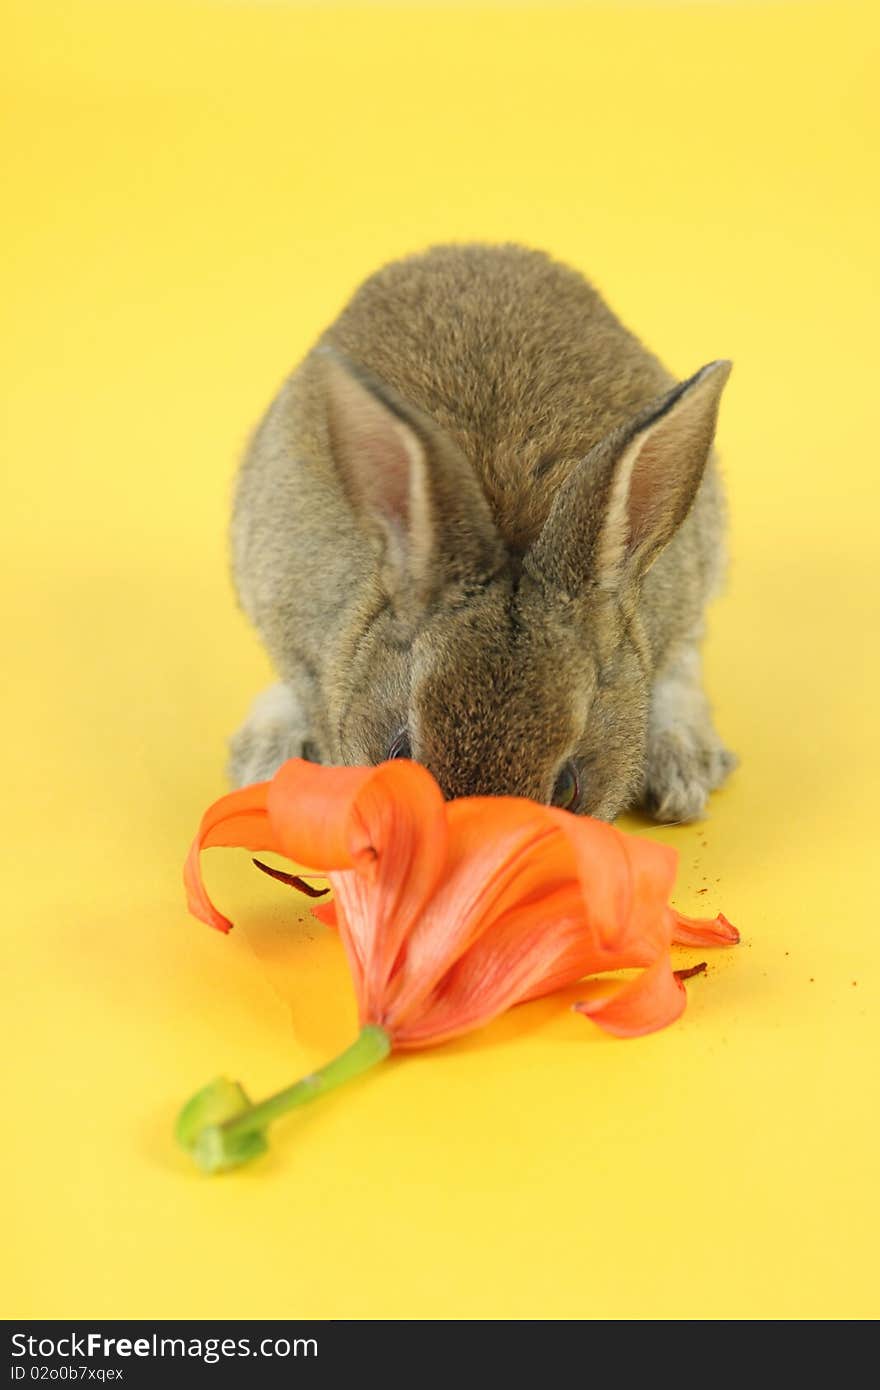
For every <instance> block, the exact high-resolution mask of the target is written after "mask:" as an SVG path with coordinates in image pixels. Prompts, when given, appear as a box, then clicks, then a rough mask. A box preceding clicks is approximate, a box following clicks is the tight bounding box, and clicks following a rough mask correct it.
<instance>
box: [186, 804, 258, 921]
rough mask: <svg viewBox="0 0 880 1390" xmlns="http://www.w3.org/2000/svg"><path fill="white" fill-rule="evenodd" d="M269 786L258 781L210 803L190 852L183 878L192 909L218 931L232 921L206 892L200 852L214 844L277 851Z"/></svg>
mask: <svg viewBox="0 0 880 1390" xmlns="http://www.w3.org/2000/svg"><path fill="white" fill-rule="evenodd" d="M268 786H269V784H268V782H257V783H256V784H255V785H254V786H252V787H242V788H241V790H240V791H235V792H230V793H229V795H228V796H221V797H220V799H219V801H215V802H214V804H213V806H209V807H208V809H207V811H206V812H205V814H204V815H203V816H202V823H201V825H200V826H199V833H198V834H197V835H196V838H195V839H194V840H193V842H192V845H191V847H190V851H189V854H188V855H187V859H186V864H185V865H184V869H183V881H184V884H185V886H186V898H187V903H188V905H189V910H190V912H192V913H193V914H194V916H196V917H199V918H200V919H201V920H202V921H203V922H207V923H208V926H209V927H216V928H217V930H218V931H222V932H228V931H229V929H230V927H231V926H232V923H231V922H230V920H229V918H228V917H224V916H223V915H222V913H220V912H218V911H217V909H216V907H215V906H214V904H213V903H212V902H211V899H210V898H209V897H208V894H207V892H206V891H205V885H204V883H203V881H202V870H201V865H200V862H199V856H200V853H201V851H202V850H203V849H210V848H212V847H213V846H215V845H225V846H236V847H239V848H242V849H261V850H267V849H268V850H277V849H278V843H277V840H276V837H275V832H274V830H273V829H272V826H271V824H270V821H269V816H268V812H267V809H266V793H267V790H268Z"/></svg>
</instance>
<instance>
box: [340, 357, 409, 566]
mask: <svg viewBox="0 0 880 1390" xmlns="http://www.w3.org/2000/svg"><path fill="white" fill-rule="evenodd" d="M329 424H330V439H331V444H332V447H333V455H334V457H335V459H336V463H337V465H338V467H339V470H340V472H341V474H342V477H343V480H344V482H345V484H346V488H347V491H348V493H349V495H350V497H351V498H352V500H353V501H354V502H355V504H356V505H358V506H360V507H361V508H363V509H366V510H368V511H370V512H372V513H373V514H374V515H376V516H377V517H378V518H379V519H380V520H382V521H384V522H385V524H386V525H387V526H388V528H389V529H390V530H391V531H392V533H393V534H394V535H395V537H396V538H397V539H398V540H400V539H402V538H403V536H404V534H405V533H406V532H407V531H408V530H409V526H410V514H409V513H410V501H409V498H410V474H411V469H412V458H411V456H410V451H409V449H408V447H407V433H408V429H407V426H406V425H405V424H404V423H403V421H402V420H399V419H398V418H397V416H396V415H394V414H393V412H392V411H391V410H389V409H388V407H387V406H386V405H385V404H384V403H383V402H382V401H381V400H379V399H378V398H377V397H376V396H374V395H373V394H372V392H370V391H368V390H367V388H366V387H365V386H363V385H362V384H361V383H360V382H359V381H358V380H356V378H355V377H353V376H352V375H350V374H349V373H348V372H347V371H345V370H344V369H343V368H342V367H340V366H338V365H335V364H334V365H333V366H332V367H331V369H330V378H329ZM413 445H414V446H415V447H418V445H417V443H416V441H415V440H413Z"/></svg>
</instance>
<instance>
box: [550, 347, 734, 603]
mask: <svg viewBox="0 0 880 1390" xmlns="http://www.w3.org/2000/svg"><path fill="white" fill-rule="evenodd" d="M731 365H732V364H731V363H730V362H724V361H719V362H710V363H709V365H708V366H707V367H703V368H702V369H701V370H700V371H699V372H697V373H696V375H695V376H692V377H691V378H690V379H689V380H688V381H685V382H682V383H681V384H680V385H679V386H676V387H674V388H673V390H672V391H670V392H669V393H668V394H667V395H665V396H663V397H662V398H661V399H660V400H659V401H656V402H655V403H654V404H653V405H652V406H649V407H648V408H647V409H646V410H644V411H642V412H640V414H639V415H638V416H637V417H636V419H635V420H633V421H629V422H627V424H626V425H624V426H622V427H620V428H619V429H616V430H614V431H613V432H612V433H611V434H609V435H607V436H606V437H605V439H603V440H601V441H600V443H599V444H597V445H596V446H595V448H593V449H591V450H590V453H589V454H588V455H587V457H586V458H585V459H584V460H583V461H582V462H581V463H580V464H579V465H578V467H577V468H576V469H575V470H574V472H573V473H572V474H571V475H570V476H569V477H568V478H567V479H566V481H565V482H564V483H563V485H562V487H561V488H560V490H559V492H558V493H557V495H556V497H555V499H554V502H553V506H552V508H551V510H550V515H549V516H548V518H547V521H546V522H545V524H544V528H543V530H542V531H541V534H540V536H539V537H538V539H537V541H536V542H535V544H534V546H533V547H532V551H531V553H530V555H529V557H528V560H527V564H528V566H529V568H530V569H532V570H533V571H535V572H537V573H539V574H541V575H543V577H544V578H545V579H548V580H549V581H550V582H552V583H554V584H556V585H557V586H558V587H559V588H562V589H564V590H565V591H566V592H568V593H578V592H580V591H581V590H583V589H584V588H585V587H587V586H589V585H593V586H595V585H598V586H599V587H601V588H614V587H615V585H616V584H617V583H618V582H619V581H620V580H621V579H622V578H623V577H625V576H627V575H629V576H633V575H635V576H639V575H642V574H644V572H645V571H646V570H647V569H648V567H649V566H650V565H651V563H652V562H653V561H654V560H655V559H656V558H657V556H658V555H659V554H660V551H661V550H662V549H663V547H664V546H665V545H666V544H667V542H668V541H670V540H671V539H672V537H673V536H674V534H675V532H676V530H677V528H678V527H679V525H680V524H681V522H682V521H683V520H684V518H685V517H686V516H687V513H688V511H689V510H690V507H691V504H692V502H693V500H694V497H695V496H696V492H697V488H698V487H699V485H700V482H701V480H702V477H703V472H704V469H705V467H706V460H707V458H708V456H709V450H710V448H711V446H712V439H713V436H714V433H715V423H716V420H717V418H718V405H719V402H720V399H721V392H722V390H723V389H724V383H725V382H726V381H727V378H728V376H729V375H730V369H731Z"/></svg>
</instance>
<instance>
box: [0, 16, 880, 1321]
mask: <svg viewBox="0 0 880 1390" xmlns="http://www.w3.org/2000/svg"><path fill="white" fill-rule="evenodd" d="M5 9H6V17H5V18H4V26H3V27H4V33H5V38H4V44H3V49H4V52H3V55H2V58H0V64H2V81H3V87H4V90H5V92H6V94H7V96H8V98H9V100H10V101H11V113H10V117H9V120H8V121H7V123H6V132H7V133H6V140H5V154H4V160H5V168H4V169H3V171H2V184H0V186H2V188H3V190H4V199H3V201H4V215H3V234H2V235H3V241H4V247H3V254H2V258H0V276H2V286H0V303H2V306H3V313H4V316H5V319H6V324H5V331H4V334H3V340H2V349H0V350H2V356H3V362H2V382H3V392H4V396H5V397H6V398H7V399H8V405H9V408H8V410H7V411H6V412H5V418H6V424H5V425H4V432H5V435H6V440H5V443H4V465H3V472H4V475H5V478H4V492H5V497H4V500H3V503H2V524H3V529H4V538H3V541H2V545H3V557H4V560H5V561H6V562H7V578H6V580H5V582H4V585H3V608H4V612H3V618H2V630H3V633H4V649H5V652H6V661H5V662H4V667H5V676H4V681H3V700H4V711H3V719H4V733H5V738H4V758H3V772H4V795H3V799H2V800H3V816H4V822H5V828H4V830H3V841H2V842H3V845H4V848H5V850H6V852H7V855H8V858H7V867H6V870H5V872H4V880H3V882H4V895H5V900H4V903H3V912H2V917H3V929H4V937H3V956H4V966H3V972H2V974H3V980H4V1002H3V1005H2V1007H3V1018H4V1023H5V1028H6V1039H7V1041H6V1061H7V1064H8V1076H7V1084H8V1092H9V1093H8V1098H7V1100H6V1103H5V1105H4V1118H5V1122H6V1134H5V1137H4V1140H3V1145H2V1160H3V1164H4V1167H5V1176H4V1178H3V1183H2V1192H3V1197H4V1201H5V1203H6V1204H7V1213H6V1215H5V1217H4V1218H3V1229H4V1246H5V1248H6V1256H5V1258H4V1260H3V1262H2V1263H3V1278H4V1281H5V1282H6V1284H7V1288H6V1290H5V1293H4V1297H3V1312H4V1314H5V1315H6V1316H43V1317H63V1316H69V1317H85V1316H88V1317H90V1318H97V1317H124V1316H140V1317H154V1316H164V1317H185V1316H207V1317H232V1316H239V1317H257V1316H285V1315H288V1316H321V1317H332V1316H343V1317H344V1316H349V1317H382V1316H404V1317H412V1316H422V1317H424V1316H427V1317H450V1316H466V1317H471V1316H494V1317H509V1316H510V1317H523V1316H538V1317H544V1316H562V1317H588V1318H589V1317H614V1318H628V1317H683V1318H691V1317H697V1318H708V1317H726V1318H740V1317H868V1316H876V1315H877V1314H878V1313H880V1306H878V1297H877V1288H876V1277H875V1275H876V1263H875V1255H876V1249H877V1241H878V1236H880V1232H878V1221H877V1215H878V1202H877V1186H876V1179H877V1163H878V1152H877V1149H878V1145H877V1138H878V1105H877V1099H878V1097H877V1061H878V1050H877V1024H876V1020H877V1016H878V987H877V964H878V929H877V923H876V913H875V892H874V884H873V881H872V878H873V875H872V866H873V864H875V863H876V859H877V849H876V838H875V836H876V805H877V752H876V750H877V736H876V730H875V719H874V718H873V717H871V718H870V720H869V714H870V715H871V716H873V715H874V711H875V708H876V700H875V696H874V691H875V689H876V682H877V677H878V659H877V649H876V633H877V589H878V586H877V579H876V573H877V560H876V548H877V546H876V529H875V528H876V515H877V492H876V485H875V479H876V477H877V458H876V455H877V442H876V440H877V419H876V416H877V407H876V382H877V358H876V344H877V338H876V327H877V323H878V317H880V304H878V294H877V239H878V233H880V219H878V216H877V196H878V195H877V178H876V152H877V148H878V144H877V141H878V134H880V130H878V124H880V123H878V106H877V97H876V73H877V57H876V40H877V37H878V25H877V11H876V8H874V9H873V10H872V7H870V6H866V7H855V6H850V5H847V4H843V3H837V0H835V3H833V4H827V5H821V6H816V7H813V6H807V5H796V4H787V5H786V4H782V5H779V6H776V5H755V6H752V7H745V6H743V7H740V6H739V5H735V4H731V5H723V6H719V7H715V6H699V5H689V6H687V7H683V8H680V9H669V10H667V9H664V8H662V7H659V6H657V5H650V6H648V7H647V8H645V9H639V8H637V7H635V6H626V7H624V8H620V9H604V10H598V9H595V10H594V9H586V8H578V7H576V6H574V7H572V6H569V7H567V8H566V9H561V10H559V11H556V12H554V11H552V10H550V9H542V10H541V11H540V12H537V11H535V12H529V11H526V10H523V9H519V8H517V9H513V10H503V9H498V8H496V9H494V10H487V11H485V12H481V11H479V10H475V9H472V8H471V7H469V6H465V7H461V8H457V9H456V8H453V9H446V10H444V11H428V10H422V9H414V8H410V9H405V8H401V9H398V10H396V11H385V12H378V13H377V12H370V11H368V10H365V9H364V8H358V9H354V10H351V11H348V12H340V11H337V10H335V9H331V8H329V7H326V6H324V7H317V8H311V9H298V8H297V7H295V6H292V5H283V4H276V5H256V4H255V5H236V4H234V3H225V4H202V5H199V6H197V5H193V4H189V3H180V4H178V5H176V6H175V7H173V8H166V6H165V5H163V4H137V3H128V4H115V5H108V6H106V7H102V6H99V5H97V4H91V3H84V0H59V3H57V4H56V3H51V4H50V3H41V0H16V3H13V4H12V5H11V6H10V5H8V4H7V6H6V7H5ZM872 50H873V51H872ZM449 238H485V239H517V240H522V241H525V242H527V243H532V244H537V245H541V246H544V247H547V248H550V249H551V250H552V251H554V252H555V253H556V254H557V255H559V256H561V257H562V258H564V259H568V260H570V261H572V262H573V263H575V264H576V265H578V266H580V267H581V268H583V269H584V270H585V271H587V273H588V274H590V275H591V276H592V277H593V278H594V279H595V280H596V281H597V283H598V284H599V285H600V287H601V288H602V289H603V290H604V291H605V292H606V294H607V296H608V297H609V299H610V300H611V302H612V304H613V305H614V306H615V307H616V308H617V309H618V311H619V312H620V313H621V315H622V316H623V317H624V318H625V320H627V321H628V322H629V323H631V324H632V325H633V326H634V327H635V328H636V330H637V331H638V332H639V333H640V334H641V335H642V336H643V337H644V338H645V339H646V341H648V342H649V343H650V344H651V345H652V346H653V347H655V349H656V350H657V351H658V352H659V353H660V354H661V355H662V356H663V357H664V359H665V360H666V361H667V362H668V363H669V364H670V366H672V367H673V368H674V369H675V370H676V371H678V372H679V373H681V374H682V375H684V374H688V373H690V372H692V371H694V370H695V369H696V368H697V367H698V366H700V365H701V364H702V363H703V362H705V361H707V360H709V359H711V358H713V357H718V356H722V355H723V356H728V355H729V356H731V357H733V358H734V359H735V362H736V369H735V373H734V376H733V378H732V380H731V385H730V388H729V393H728V396H727V398H726V400H725V404H724V408H723V411H722V424H721V430H720V446H721V450H722V457H723V460H724V463H725V465H726V472H727V476H728V479H729V485H730V493H731V511H732V554H733V566H732V575H731V581H730V586H729V590H728V594H727V596H726V597H725V598H724V599H723V600H722V601H721V602H720V603H719V604H718V605H717V607H716V609H715V611H714V615H713V619H712V624H711V634H710V640H709V644H708V651H707V658H708V668H709V678H710V684H711V689H712V692H713V695H714V698H715V702H716V706H717V713H718V721H719V724H720V727H721V729H722V730H723V732H724V734H725V736H726V737H727V739H728V740H729V742H730V744H731V745H732V746H733V747H734V748H736V749H737V750H738V751H739V752H740V754H741V756H742V768H741V771H740V772H739V773H737V775H736V777H735V779H734V781H733V782H732V783H731V785H730V787H729V790H727V791H725V792H723V793H722V794H720V795H718V796H717V797H716V798H715V799H714V801H713V803H712V808H711V819H710V820H709V821H707V822H706V823H705V824H704V825H702V826H696V827H689V828H686V827H681V828H675V829H668V830H665V831H662V832H658V831H656V830H653V829H649V830H648V831H647V833H650V834H658V835H662V838H663V839H665V840H667V841H669V842H670V843H672V844H674V845H676V846H677V847H678V849H679V850H680V852H681V870H680V878H679V886H678V895H677V901H678V904H679V906H681V907H682V908H683V909H684V910H693V911H698V910H706V909H711V910H713V911H714V910H715V909H716V908H722V909H723V910H724V911H725V912H726V913H727V914H728V916H729V917H731V918H732V919H733V920H734V921H735V922H737V923H738V924H739V925H740V927H741V928H742V930H743V932H744V935H745V944H744V945H743V946H742V948H741V949H739V950H738V951H731V952H729V953H727V954H724V955H721V954H719V953H715V954H714V955H712V956H711V958H710V969H709V973H708V975H707V976H704V977H703V978H699V979H696V980H694V981H693V982H692V984H691V986H690V997H691V1003H690V1006H689V1009H688V1012H687V1014H686V1016H685V1018H684V1019H683V1021H682V1022H681V1023H680V1024H679V1025H677V1026H675V1027H673V1028H671V1029H669V1030H667V1031H666V1032H664V1033H662V1034H659V1035H657V1036H654V1037H650V1038H647V1039H643V1040H640V1041H635V1042H619V1041H614V1040H611V1039H608V1038H605V1037H603V1036H602V1035H601V1034H600V1033H599V1031H598V1030H597V1029H595V1028H593V1027H591V1026H590V1025H589V1024H588V1023H586V1022H585V1021H584V1020H583V1019H581V1018H579V1017H577V1016H575V1015H573V1014H572V1013H570V1012H569V1011H568V1010H567V1008H566V1007H565V1005H566V1003H567V1002H569V999H568V998H566V999H563V1000H561V1001H549V1002H547V1001H545V1002H540V1003H537V1004H535V1005H532V1006H529V1007H526V1008H524V1009H522V1010H520V1011H518V1012H515V1013H514V1014H512V1015H509V1016H507V1017H506V1018H504V1019H502V1020H500V1021H499V1022H498V1023H496V1024H495V1025H493V1026H492V1027H490V1028H489V1029H488V1030H486V1031H485V1032H484V1033H482V1034H480V1035H475V1036H473V1037H471V1038H469V1039H465V1040H463V1041H461V1042H459V1043H457V1044H455V1045H451V1046H447V1047H444V1048H441V1049H439V1050H437V1051H435V1052H431V1053H426V1054H423V1055H421V1056H417V1057H408V1058H403V1059H401V1060H394V1061H392V1062H391V1063H389V1064H387V1065H386V1066H385V1067H384V1069H381V1070H380V1071H378V1072H376V1073H374V1075H373V1076H372V1077H371V1078H370V1079H369V1080H364V1081H363V1082H362V1083H361V1084H359V1085H358V1086H355V1087H352V1088H351V1090H350V1091H349V1092H348V1094H347V1095H341V1094H340V1096H339V1097H338V1098H332V1099H330V1100H328V1101H327V1102H325V1103H324V1104H323V1106H320V1107H315V1109H314V1110H312V1111H311V1112H310V1113H307V1114H303V1115H302V1116H301V1117H299V1118H297V1119H295V1120H292V1121H289V1122H287V1123H286V1124H285V1125H283V1126H279V1128H278V1129H277V1130H276V1131H275V1133H274V1136H273V1139H274V1142H273V1147H272V1152H271V1155H270V1156H269V1158H268V1159H267V1160H266V1161H264V1162H262V1163H261V1164H259V1165H255V1166H253V1167H252V1168H251V1169H250V1170H249V1171H244V1172H242V1173H241V1174H239V1175H237V1176H233V1177H231V1178H227V1179H219V1180H218V1179H215V1180H209V1179H205V1178H201V1177H199V1176H198V1175H197V1174H196V1172H195V1171H194V1170H191V1169H190V1168H189V1166H188V1164H187V1162H186V1161H185V1160H184V1158H183V1157H182V1156H181V1155H179V1154H178V1153H177V1152H176V1151H175V1149H174V1147H173V1145H172V1143H171V1139H170V1129H171V1124H172V1119H173V1116H174V1114H175V1111H176V1109H177V1107H178V1105H179V1103H180V1102H181V1101H182V1100H183V1099H184V1098H185V1097H187V1096H188V1095H189V1093H190V1092H191V1091H192V1090H194V1089H195V1088H196V1087H197V1086H199V1085H201V1084H203V1083H204V1082H206V1081H208V1080H209V1079H210V1078H212V1077H213V1076H214V1075H216V1074H217V1073H219V1072H227V1073H229V1074H231V1075H233V1076H238V1077H240V1078H241V1079H242V1080H243V1081H244V1083H245V1084H246V1085H247V1087H248V1088H249V1089H250V1090H251V1092H252V1093H253V1094H255V1095H262V1094H265V1093H267V1092H269V1091H270V1090H272V1089H275V1088H276V1087H278V1086H280V1085H282V1084H284V1083H286V1082H287V1081H288V1080H290V1079H292V1078H294V1077H295V1076H297V1075H299V1074H301V1073H302V1072H304V1071H305V1070H307V1069H308V1068H309V1067H310V1066H312V1065H314V1064H316V1063H318V1062H320V1061H323V1060H325V1059H326V1058H328V1057H329V1056H331V1055H332V1054H333V1053H335V1052H336V1051H338V1050H339V1049H340V1048H341V1047H342V1046H344V1045H345V1044H346V1043H347V1042H348V1041H349V1040H350V1037H351V1036H352V1029H353V1026H354V1015H353V1008H352V1004H351V1000H350V995H349V991H348V986H347V977H346V973H345V969H344V966H343V964H342V961H341V959H340V952H339V949H338V946H337V943H336V942H335V940H334V939H333V938H332V937H331V936H330V935H329V934H328V933H326V932H325V931H324V930H323V929H322V928H320V927H317V926H314V925H313V926H307V925H305V924H304V923H303V922H302V921H301V922H300V923H299V924H297V922H296V920H295V915H296V914H295V911H294V908H295V900H294V899H293V898H292V897H286V896H285V893H284V890H282V889H281V888H279V887H278V886H277V885H274V884H272V883H270V882H268V881H267V880H263V879H262V878H261V877H260V876H258V875H257V874H256V873H255V871H254V870H252V869H251V868H250V866H249V863H248V859H247V856H246V855H243V854H239V853H234V852H229V854H228V855H226V856H225V857H224V855H223V854H222V853H221V852H215V853H214V855H213V858H212V859H211V860H210V861H209V863H208V865H207V872H208V875H209V880H210V883H211V885H212V886H213V888H214V890H215V893H216V894H217V895H218V896H219V897H220V898H221V900H222V902H223V904H224V906H227V905H228V906H229V907H231V908H232V909H233V911H234V912H236V911H237V915H238V919H239V922H240V924H241V925H240V929H239V930H238V931H237V932H235V933H233V935H232V936H231V937H230V938H228V939H224V938H223V937H221V936H220V935H219V934H216V933H212V932H211V931H209V930H208V929H207V928H206V927H202V926H200V925H198V924H197V923H195V922H194V921H191V920H190V919H188V918H187V915H186V913H185V910H184V906H183V902H182V896H181V886H180V865H181V860H182V858H183V855H184V851H185V849H186V846H187V844H188V841H189V838H190V835H191V833H192V831H193V829H194V827H195V825H196V823H197V820H198V817H199V814H200V812H201V810H202V808H203V806H204V805H205V804H206V803H207V802H208V801H209V800H211V799H212V798H213V797H214V796H215V795H217V794H218V793H219V792H220V791H221V790H222V789H223V782H222V762H223V756H224V752H223V743H224V739H225V737H226V735H227V734H228V733H229V732H230V731H231V730H232V728H233V727H234V726H235V725H236V723H237V722H238V720H239V719H240V717H241V715H242V713H243V711H244V708H245V706H246V704H247V703H248V701H249V699H250V697H251V695H252V693H253V692H254V691H255V690H256V689H257V688H258V687H259V686H260V685H261V683H264V682H265V681H266V680H267V678H268V670H267V665H266V662H265V659H264V657H263V656H262V654H261V652H260V650H259V648H258V646H257V642H256V640H255V638H254V637H253V635H252V634H251V633H250V631H249V630H248V629H247V627H246V626H245V623H244V620H243V619H242V618H241V617H240V615H239V614H238V613H237V611H236V609H235V606H234V603H233V599H232V595H231V591H230V587H229V584H228V581H227V575H226V562H225V536H224V528H225V522H226V514H227V506H228V495H229V488H230V480H231V477H232V474H233V469H234V464H235V459H236V456H237V453H238V451H239V448H240V446H241V444H242V441H243V439H244V438H245V436H246V434H247V432H248V430H249V429H250V427H251V425H252V423H253V422H254V421H255V419H256V418H257V416H258V414H259V413H260V411H261V410H262V408H263V407H264V405H265V403H266V402H267V400H268V398H269V396H270V393H271V392H272V391H273V389H274V387H275V385H276V383H277V382H278V380H279V379H280V378H281V376H282V375H283V374H284V373H285V372H286V370H287V369H288V368H289V366H291V365H292V364H293V363H294V362H295V361H296V360H297V358H298V357H299V355H300V354H301V353H302V352H303V351H304V349H305V348H306V347H307V345H308V344H309V343H310V341H311V340H312V338H313V337H314V336H315V334H316V333H317V331H318V330H319V329H320V328H321V326H322V325H323V324H324V323H325V322H327V321H328V320H329V319H330V318H331V317H332V316H333V315H334V314H335V313H336V311H337V309H338V308H339V307H340V306H341V304H342V302H343V301H344V299H345V298H346V297H347V295H348V294H349V293H350V292H351V290H352V288H353V287H354V286H355V284H356V283H357V282H358V281H359V280H360V279H361V278H362V277H363V276H364V275H366V274H367V273H368V272H369V271H370V270H371V269H373V268H374V267H375V266H377V265H378V264H379V263H381V262H382V261H383V260H385V259H387V258H389V257H390V256H392V255H394V254H398V253H401V252H404V251H407V250H411V249H415V248H418V247H420V246H423V245H425V244H428V243H430V242H432V241H436V240H441V239H449ZM628 824H630V825H633V824H635V822H628ZM703 887H708V888H709V892H708V893H706V894H701V893H700V892H699V890H700V889H701V888H703ZM698 958H699V956H698V955H697V954H695V953H685V952H682V953H681V963H682V964H687V963H690V962H692V961H694V960H696V959H698ZM10 1240H11V1242H12V1244H11V1247H10V1244H9V1242H10Z"/></svg>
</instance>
